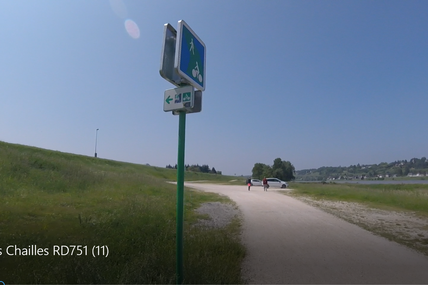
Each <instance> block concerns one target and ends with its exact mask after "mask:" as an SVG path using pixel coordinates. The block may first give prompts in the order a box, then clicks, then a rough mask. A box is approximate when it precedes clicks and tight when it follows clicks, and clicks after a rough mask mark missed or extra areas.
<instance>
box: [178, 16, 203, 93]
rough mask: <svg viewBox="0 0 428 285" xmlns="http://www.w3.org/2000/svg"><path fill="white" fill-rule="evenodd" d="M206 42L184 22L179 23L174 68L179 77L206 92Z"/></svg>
mask: <svg viewBox="0 0 428 285" xmlns="http://www.w3.org/2000/svg"><path fill="white" fill-rule="evenodd" d="M205 55H206V47H205V44H204V42H203V41H202V40H201V39H200V38H199V37H198V36H197V35H196V34H195V32H194V31H193V30H192V29H191V28H190V27H189V25H187V23H186V22H184V21H183V20H180V21H178V31H177V40H176V47H175V61H174V68H175V69H176V71H177V73H178V75H179V76H181V77H183V78H184V79H185V80H186V81H187V82H188V83H189V84H190V85H193V86H194V87H195V88H196V89H199V90H201V91H204V90H205V80H206V74H205V67H206V64H205V59H206V56H205Z"/></svg>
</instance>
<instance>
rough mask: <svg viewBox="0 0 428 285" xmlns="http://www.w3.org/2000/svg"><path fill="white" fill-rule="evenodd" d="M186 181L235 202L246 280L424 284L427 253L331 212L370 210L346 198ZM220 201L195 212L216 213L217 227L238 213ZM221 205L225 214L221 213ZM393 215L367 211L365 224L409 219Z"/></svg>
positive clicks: (353, 216)
mask: <svg viewBox="0 0 428 285" xmlns="http://www.w3.org/2000/svg"><path fill="white" fill-rule="evenodd" d="M186 186H187V187H192V188H195V189H199V190H202V191H207V192H214V193H219V194H222V195H226V196H228V197H230V198H231V199H232V200H233V201H235V202H236V204H237V206H238V208H239V210H240V212H241V215H242V219H243V233H242V242H243V244H244V245H245V246H246V248H247V256H246V258H245V260H244V262H243V268H242V272H243V276H244V278H245V279H246V280H247V281H248V283H258V284H260V283H263V284H267V283H269V284H280V283H281V284H284V283H288V284H296V283H300V284H301V283H312V284H314V283H318V284H319V283H324V284H326V283H328V284H337V283H341V284H343V283H348V284H349V283H353V284H364V283H365V284H379V283H382V284H385V283H388V284H406V283H407V284H409V283H413V284H427V283H428V257H426V256H424V255H422V254H421V253H419V252H417V251H415V250H412V249H409V248H408V247H405V246H403V245H400V244H398V243H395V242H392V241H389V240H387V239H385V238H383V237H380V236H378V235H375V234H373V233H371V232H369V231H367V230H365V229H363V228H362V227H360V226H358V225H355V224H352V223H350V222H347V221H345V220H344V219H346V218H345V216H346V215H345V214H340V215H339V214H338V213H341V212H343V213H345V212H347V213H348V214H347V219H349V221H351V222H352V221H353V220H352V219H357V218H356V217H358V219H360V220H361V219H364V217H367V216H369V215H367V214H365V213H369V212H370V209H363V210H362V208H360V207H359V205H349V204H348V205H346V203H345V204H343V205H340V204H337V205H336V204H333V205H331V204H328V203H324V204H322V202H319V201H318V202H319V203H318V204H316V202H317V201H310V200H305V202H303V201H301V200H298V199H296V198H294V197H291V196H288V195H284V194H281V193H278V192H279V191H282V190H279V191H273V189H270V191H268V192H264V191H263V189H262V188H261V187H252V189H251V191H247V188H246V186H226V185H210V184H197V183H186ZM299 199H300V198H299ZM223 205H224V204H223ZM223 205H221V203H218V204H215V203H212V204H211V205H204V206H203V207H202V209H201V211H202V212H203V213H207V214H208V215H210V216H212V217H213V219H214V220H215V219H216V220H217V222H216V223H214V224H216V225H217V226H219V225H220V224H221V223H225V221H226V223H227V219H228V218H229V219H230V217H233V216H234V215H236V214H237V213H238V212H234V211H233V209H232V208H233V207H231V206H230V205H229V206H223ZM339 205H340V206H339ZM314 206H316V207H314ZM203 208H205V209H203ZM337 209H339V211H337ZM349 209H351V210H349ZM335 210H336V212H335V213H334V211H335ZM365 210H366V211H365ZM328 211H330V212H328ZM226 212H227V213H228V214H226V215H228V218H225V217H224V213H226ZM357 214H358V215H357ZM376 215H377V216H376ZM379 215H381V216H379ZM394 215H396V217H399V218H401V219H403V220H402V221H401V220H400V221H401V222H400V221H399V222H397V219H394V218H390V215H389V214H388V213H382V212H379V211H378V212H376V211H375V212H373V215H372V219H373V223H375V222H376V223H380V224H382V223H383V224H384V225H393V224H394V223H395V224H400V225H401V224H403V226H402V227H401V226H400V227H398V228H400V229H406V227H407V228H409V225H412V226H413V225H414V224H413V223H412V224H410V222H409V219H408V217H407V216H402V214H400V213H396V214H393V216H394ZM339 216H340V217H341V218H339ZM375 216H376V217H377V218H374V217H375ZM214 217H215V218H214ZM221 217H222V218H221ZM379 217H381V218H379ZM413 218H414V219H413V220H412V221H415V222H417V223H420V224H418V226H416V227H417V228H418V230H417V231H415V232H414V233H415V234H416V236H418V237H419V238H420V239H421V240H422V242H421V243H422V244H423V240H424V238H425V237H426V236H425V232H424V231H423V229H424V227H425V225H426V224H424V223H425V222H426V221H424V220H423V219H421V220H418V219H419V218H417V217H413ZM360 220H359V221H360ZM382 220H383V221H382ZM218 221H223V222H218ZM396 226H398V225H396ZM384 228H388V226H384ZM389 228H391V227H389ZM419 230H420V231H419ZM415 234H412V236H414V235H415ZM420 235H423V237H422V236H420Z"/></svg>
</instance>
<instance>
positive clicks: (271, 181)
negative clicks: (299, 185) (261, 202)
mask: <svg viewBox="0 0 428 285" xmlns="http://www.w3.org/2000/svg"><path fill="white" fill-rule="evenodd" d="M266 180H267V182H268V184H269V187H278V188H287V187H288V183H287V182H285V181H282V180H279V179H278V178H266Z"/></svg>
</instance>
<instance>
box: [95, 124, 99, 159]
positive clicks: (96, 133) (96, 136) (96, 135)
mask: <svg viewBox="0 0 428 285" xmlns="http://www.w3.org/2000/svg"><path fill="white" fill-rule="evenodd" d="M98 130H99V129H97V130H96V131H95V157H97V140H98Z"/></svg>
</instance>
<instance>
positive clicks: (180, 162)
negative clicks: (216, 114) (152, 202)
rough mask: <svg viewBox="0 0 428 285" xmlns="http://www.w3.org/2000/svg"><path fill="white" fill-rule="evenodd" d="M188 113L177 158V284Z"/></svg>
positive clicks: (181, 125) (181, 123)
mask: <svg viewBox="0 0 428 285" xmlns="http://www.w3.org/2000/svg"><path fill="white" fill-rule="evenodd" d="M185 133H186V113H185V112H183V111H181V112H180V113H179V123H178V157H177V245H176V246H177V268H176V271H177V284H182V283H183V223H184V167H185V166H184V150H185V147H184V144H185V138H186V135H185Z"/></svg>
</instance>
